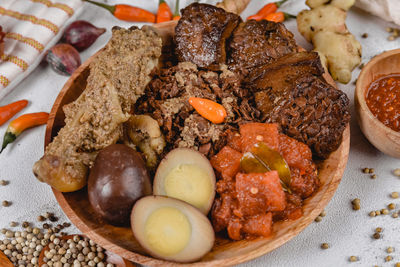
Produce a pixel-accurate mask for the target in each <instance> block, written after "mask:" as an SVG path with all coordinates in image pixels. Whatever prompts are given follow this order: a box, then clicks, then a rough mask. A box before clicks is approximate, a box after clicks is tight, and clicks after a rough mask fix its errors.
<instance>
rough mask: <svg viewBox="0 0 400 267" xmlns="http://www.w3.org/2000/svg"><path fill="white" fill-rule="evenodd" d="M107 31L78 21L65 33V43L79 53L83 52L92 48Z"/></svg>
mask: <svg viewBox="0 0 400 267" xmlns="http://www.w3.org/2000/svg"><path fill="white" fill-rule="evenodd" d="M105 31H106V29H104V28H97V27H96V26H94V25H93V24H91V23H89V22H87V21H84V20H77V21H75V22H72V23H71V24H70V25H69V26H68V28H67V29H66V30H65V32H64V36H63V40H64V42H66V43H68V44H70V45H72V46H73V47H75V48H76V49H77V50H78V51H83V50H85V49H86V48H88V47H89V46H91V45H92V44H93V43H94V42H95V41H96V39H97V38H98V37H99V36H100V35H102V34H103V33H104V32H105Z"/></svg>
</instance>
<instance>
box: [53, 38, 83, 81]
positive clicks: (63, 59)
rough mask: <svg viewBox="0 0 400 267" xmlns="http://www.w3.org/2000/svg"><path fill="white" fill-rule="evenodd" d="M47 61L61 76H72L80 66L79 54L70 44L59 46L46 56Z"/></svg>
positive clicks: (54, 47)
mask: <svg viewBox="0 0 400 267" xmlns="http://www.w3.org/2000/svg"><path fill="white" fill-rule="evenodd" d="M46 61H47V62H48V63H49V64H50V66H51V67H52V68H53V70H54V71H55V72H57V73H59V74H61V75H67V76H69V75H71V74H72V73H73V72H74V71H75V70H76V69H77V68H78V67H79V66H80V65H81V57H80V56H79V52H78V51H77V50H76V49H75V48H74V47H73V46H72V45H70V44H57V45H55V46H53V47H52V48H51V49H50V50H49V51H48V52H47V55H46Z"/></svg>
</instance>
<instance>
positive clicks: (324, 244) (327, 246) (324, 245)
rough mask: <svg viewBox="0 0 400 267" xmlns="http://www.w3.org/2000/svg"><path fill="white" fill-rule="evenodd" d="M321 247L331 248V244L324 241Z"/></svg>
mask: <svg viewBox="0 0 400 267" xmlns="http://www.w3.org/2000/svg"><path fill="white" fill-rule="evenodd" d="M321 248H322V249H328V248H329V244H328V243H322V244H321Z"/></svg>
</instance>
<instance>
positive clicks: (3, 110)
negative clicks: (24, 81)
mask: <svg viewBox="0 0 400 267" xmlns="http://www.w3.org/2000/svg"><path fill="white" fill-rule="evenodd" d="M26 105H28V100H20V101H17V102H14V103H11V104H8V105H6V106H3V107H0V126H1V125H3V124H4V123H6V122H7V121H8V120H9V119H11V118H12V117H13V116H14V115H15V114H17V113H18V112H20V111H21V110H22V109H23V108H24V107H26Z"/></svg>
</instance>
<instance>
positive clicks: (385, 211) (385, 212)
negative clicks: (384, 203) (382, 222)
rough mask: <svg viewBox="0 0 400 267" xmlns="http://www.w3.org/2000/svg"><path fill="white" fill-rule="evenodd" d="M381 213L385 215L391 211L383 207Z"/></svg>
mask: <svg viewBox="0 0 400 267" xmlns="http://www.w3.org/2000/svg"><path fill="white" fill-rule="evenodd" d="M381 213H382V214H383V215H388V214H389V211H388V210H387V209H381Z"/></svg>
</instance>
